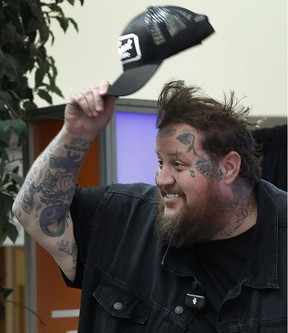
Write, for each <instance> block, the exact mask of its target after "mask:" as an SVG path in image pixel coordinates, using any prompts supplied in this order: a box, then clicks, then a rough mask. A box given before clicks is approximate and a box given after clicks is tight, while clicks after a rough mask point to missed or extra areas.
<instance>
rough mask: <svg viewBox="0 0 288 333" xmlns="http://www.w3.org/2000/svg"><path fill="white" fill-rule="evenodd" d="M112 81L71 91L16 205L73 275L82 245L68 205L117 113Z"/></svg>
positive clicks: (33, 232) (31, 230) (40, 240)
mask: <svg viewBox="0 0 288 333" xmlns="http://www.w3.org/2000/svg"><path fill="white" fill-rule="evenodd" d="M108 87H109V84H108V83H107V82H104V83H102V84H98V85H95V86H93V87H90V88H88V89H86V90H83V91H81V92H78V93H76V94H74V95H73V96H71V98H70V100H69V101H68V103H67V105H66V108H65V120H64V125H63V127H62V129H61V130H60V132H59V133H58V135H57V136H56V137H55V138H54V139H53V140H52V142H51V143H50V144H49V146H48V147H47V148H46V149H45V150H44V151H43V152H42V154H41V155H40V156H39V157H38V158H37V159H36V160H35V162H34V163H33V165H32V167H31V169H30V170H29V172H28V174H27V176H26V179H25V181H24V184H23V186H22V188H21V189H20V191H19V193H18V195H17V197H16V199H15V202H14V204H13V208H12V210H13V213H14V215H15V216H16V218H17V219H18V220H19V222H20V223H21V224H22V226H23V227H24V229H25V230H26V231H27V232H28V233H29V234H30V235H31V236H32V237H33V238H34V239H35V240H36V241H37V242H38V243H39V244H40V245H41V246H42V247H43V248H45V249H46V250H47V251H48V252H49V253H50V254H51V255H52V256H53V258H54V259H55V260H56V262H57V263H58V265H59V266H60V267H61V269H62V270H63V272H64V273H65V275H66V276H67V277H68V278H69V279H70V280H71V281H73V279H74V277H75V268H76V260H77V246H76V243H75V239H74V234H73V222H72V220H71V216H70V213H69V207H70V204H71V201H72V199H73V195H74V191H75V185H76V180H77V176H78V172H79V169H80V166H81V164H82V161H83V159H84V157H85V155H86V152H87V151H88V149H89V147H90V145H91V143H92V141H93V139H94V138H95V137H96V135H97V133H98V132H99V131H101V130H102V129H103V128H105V126H106V125H107V124H108V122H109V121H110V119H111V118H112V115H113V108H114V102H115V98H114V97H111V96H106V93H107V90H108Z"/></svg>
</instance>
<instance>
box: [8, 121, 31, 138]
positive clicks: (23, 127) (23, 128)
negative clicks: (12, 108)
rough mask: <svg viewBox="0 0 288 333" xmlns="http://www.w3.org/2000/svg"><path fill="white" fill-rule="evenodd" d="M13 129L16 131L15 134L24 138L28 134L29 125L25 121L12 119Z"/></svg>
mask: <svg viewBox="0 0 288 333" xmlns="http://www.w3.org/2000/svg"><path fill="white" fill-rule="evenodd" d="M11 127H12V128H13V130H14V131H15V133H16V134H17V135H18V136H19V137H20V138H23V137H24V136H26V134H27V124H26V122H25V121H24V120H22V119H20V118H18V119H12V120H11Z"/></svg>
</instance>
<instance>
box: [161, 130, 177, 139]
mask: <svg viewBox="0 0 288 333" xmlns="http://www.w3.org/2000/svg"><path fill="white" fill-rule="evenodd" d="M175 132H176V129H175V128H163V129H162V130H161V131H159V132H158V137H159V138H160V139H165V138H170V137H171V136H173V135H174V134H175Z"/></svg>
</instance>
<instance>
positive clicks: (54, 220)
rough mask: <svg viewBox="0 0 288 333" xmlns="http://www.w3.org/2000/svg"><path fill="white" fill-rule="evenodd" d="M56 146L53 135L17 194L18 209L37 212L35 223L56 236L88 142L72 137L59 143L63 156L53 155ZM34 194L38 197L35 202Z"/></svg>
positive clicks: (63, 225)
mask: <svg viewBox="0 0 288 333" xmlns="http://www.w3.org/2000/svg"><path fill="white" fill-rule="evenodd" d="M60 145H61V142H60V139H59V138H58V140H57V138H56V139H55V140H54V141H53V142H52V143H51V145H50V146H49V148H47V150H46V151H44V153H43V154H42V155H41V156H40V157H39V158H38V160H37V162H36V163H37V164H36V165H34V166H33V167H32V168H31V170H30V172H29V174H28V176H27V179H26V181H25V183H24V186H23V188H22V193H21V194H20V197H21V209H22V210H23V211H25V212H26V213H27V214H31V213H32V212H34V214H35V216H38V215H39V218H38V219H37V220H39V226H40V228H41V230H42V231H43V232H44V233H45V234H46V235H47V236H49V237H59V236H61V235H63V234H64V232H65V230H66V228H67V214H66V213H67V212H68V209H69V206H70V203H71V201H72V198H73V195H74V190H75V184H76V179H77V174H78V170H79V168H80V166H81V163H82V160H83V157H84V155H85V153H86V152H87V150H88V149H89V146H90V142H88V141H87V140H83V139H79V138H77V139H73V140H72V141H71V143H70V144H65V145H63V147H64V151H66V156H63V153H61V156H57V149H56V146H60ZM52 151H53V153H52ZM54 151H56V153H55V152H54ZM36 179H37V184H36ZM36 196H39V199H38V200H37V201H36ZM36 202H37V204H36ZM19 214H20V213H19ZM62 248H63V247H62Z"/></svg>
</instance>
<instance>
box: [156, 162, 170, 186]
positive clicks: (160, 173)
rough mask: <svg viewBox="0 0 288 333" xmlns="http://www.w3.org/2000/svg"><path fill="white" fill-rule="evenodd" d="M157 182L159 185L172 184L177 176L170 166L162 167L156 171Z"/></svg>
mask: <svg viewBox="0 0 288 333" xmlns="http://www.w3.org/2000/svg"><path fill="white" fill-rule="evenodd" d="M155 182H156V184H157V185H158V186H165V185H170V184H173V183H174V182H175V177H174V175H173V172H172V171H171V170H170V169H169V168H167V167H162V168H161V169H160V168H159V169H158V170H157V172H156V176H155Z"/></svg>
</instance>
